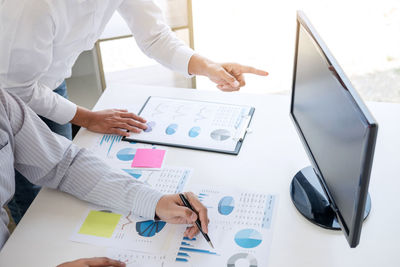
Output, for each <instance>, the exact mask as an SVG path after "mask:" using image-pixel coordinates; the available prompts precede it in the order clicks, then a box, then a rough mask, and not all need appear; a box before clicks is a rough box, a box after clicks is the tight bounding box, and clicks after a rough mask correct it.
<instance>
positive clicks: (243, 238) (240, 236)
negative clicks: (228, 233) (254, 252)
mask: <svg viewBox="0 0 400 267" xmlns="http://www.w3.org/2000/svg"><path fill="white" fill-rule="evenodd" d="M235 242H236V244H237V245H238V246H240V247H242V248H255V247H257V246H258V245H260V244H261V242H262V236H261V234H260V233H259V232H258V231H256V230H254V229H243V230H240V231H239V232H237V234H236V235H235Z"/></svg>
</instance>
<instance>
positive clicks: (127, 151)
mask: <svg viewBox="0 0 400 267" xmlns="http://www.w3.org/2000/svg"><path fill="white" fill-rule="evenodd" d="M135 153H136V149H135V148H131V147H127V148H123V149H121V150H120V151H118V153H117V158H118V159H119V160H122V161H132V160H133V158H134V157H135Z"/></svg>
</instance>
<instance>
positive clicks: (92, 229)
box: [79, 210, 121, 238]
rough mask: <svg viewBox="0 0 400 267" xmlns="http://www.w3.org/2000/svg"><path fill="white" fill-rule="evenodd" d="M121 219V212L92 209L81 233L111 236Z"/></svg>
mask: <svg viewBox="0 0 400 267" xmlns="http://www.w3.org/2000/svg"><path fill="white" fill-rule="evenodd" d="M120 219H121V214H115V213H111V212H103V211H97V210H92V211H90V212H89V215H88V216H87V217H86V219H85V221H84V222H83V224H82V226H81V229H80V230H79V233H80V234H84V235H94V236H99V237H107V238H110V237H111V236H112V234H113V233H114V230H115V227H117V224H118V222H119V220H120Z"/></svg>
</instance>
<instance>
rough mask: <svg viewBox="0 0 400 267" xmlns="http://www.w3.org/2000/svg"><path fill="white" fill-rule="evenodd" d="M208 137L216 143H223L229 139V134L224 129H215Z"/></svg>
mask: <svg viewBox="0 0 400 267" xmlns="http://www.w3.org/2000/svg"><path fill="white" fill-rule="evenodd" d="M210 136H211V138H212V139H214V140H216V141H224V140H226V139H228V138H229V137H231V133H230V132H229V131H228V130H226V129H217V130H214V131H212V132H211V134H210Z"/></svg>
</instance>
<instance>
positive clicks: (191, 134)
mask: <svg viewBox="0 0 400 267" xmlns="http://www.w3.org/2000/svg"><path fill="white" fill-rule="evenodd" d="M200 131H201V128H200V127H199V126H195V127H192V128H191V129H190V130H189V137H192V138H195V137H197V136H199V134H200Z"/></svg>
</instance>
